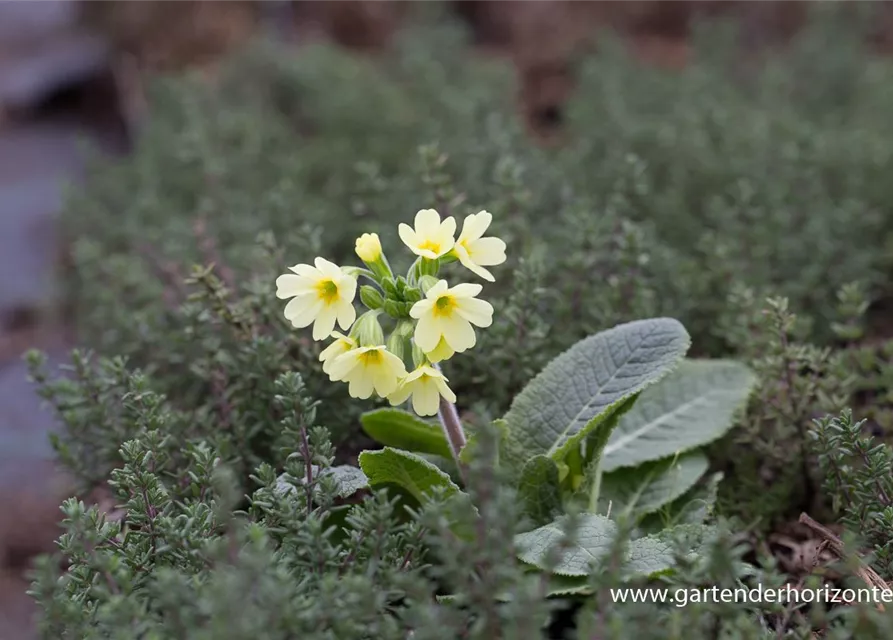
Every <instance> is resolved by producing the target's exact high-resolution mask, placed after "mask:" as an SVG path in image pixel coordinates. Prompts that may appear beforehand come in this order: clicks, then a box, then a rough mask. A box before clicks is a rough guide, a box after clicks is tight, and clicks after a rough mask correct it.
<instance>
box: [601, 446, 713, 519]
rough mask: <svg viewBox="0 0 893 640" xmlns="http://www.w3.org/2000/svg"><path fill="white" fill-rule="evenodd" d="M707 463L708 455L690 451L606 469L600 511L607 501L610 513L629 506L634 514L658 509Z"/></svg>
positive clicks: (690, 483)
mask: <svg viewBox="0 0 893 640" xmlns="http://www.w3.org/2000/svg"><path fill="white" fill-rule="evenodd" d="M707 467H708V461H707V457H706V456H704V454H702V453H701V452H700V451H692V452H689V453H686V454H683V455H682V456H678V457H673V458H667V459H665V460H658V461H655V462H647V463H645V464H643V465H640V466H638V467H633V468H623V469H618V470H617V471H614V472H612V473H606V474H605V475H603V476H602V481H601V493H600V494H599V513H606V512H607V509H608V505H609V503H610V507H611V514H620V513H622V512H624V511H626V510H629V513H630V515H632V516H633V517H634V518H639V517H641V516H644V515H646V514H649V513H652V512H654V511H657V510H658V509H660V508H661V507H662V506H664V505H665V504H667V503H669V502H672V501H673V500H675V499H676V498H678V497H679V496H681V495H683V494H684V493H685V492H686V491H688V490H689V489H691V487H692V486H694V484H695V483H696V482H697V481H698V480H699V479H700V478H701V476H703V475H704V474H705V473H706V472H707Z"/></svg>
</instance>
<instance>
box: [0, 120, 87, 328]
mask: <svg viewBox="0 0 893 640" xmlns="http://www.w3.org/2000/svg"><path fill="white" fill-rule="evenodd" d="M82 134H83V131H82V130H81V129H79V128H78V127H77V126H75V125H73V124H66V123H48V124H29V125H21V126H20V127H16V128H11V129H0V318H2V317H3V316H4V315H5V313H8V312H9V311H10V310H12V309H16V308H29V307H35V306H41V305H42V304H43V303H44V302H46V300H47V299H48V297H49V296H50V295H51V294H52V289H51V284H52V277H53V268H54V263H55V259H56V256H57V253H56V234H55V227H54V221H55V218H56V216H57V214H58V212H59V209H60V207H61V205H62V201H63V194H64V189H65V185H66V184H67V183H68V182H70V181H71V180H72V179H77V178H78V177H79V176H80V174H81V164H82V154H81V150H82V149H83V147H81V145H80V141H81V135H82Z"/></svg>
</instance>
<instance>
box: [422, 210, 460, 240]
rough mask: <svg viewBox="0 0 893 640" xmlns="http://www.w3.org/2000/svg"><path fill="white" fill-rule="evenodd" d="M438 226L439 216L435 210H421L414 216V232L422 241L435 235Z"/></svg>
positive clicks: (438, 228)
mask: <svg viewBox="0 0 893 640" xmlns="http://www.w3.org/2000/svg"><path fill="white" fill-rule="evenodd" d="M454 223H455V221H454ZM440 224H441V223H440V214H439V213H437V211H436V210H435V209H422V210H420V211H419V212H418V213H416V214H415V231H416V234H418V235H419V236H421V237H422V238H423V239H428V238H431V237H432V236H434V235H436V234H437V232H438V231H439V230H440Z"/></svg>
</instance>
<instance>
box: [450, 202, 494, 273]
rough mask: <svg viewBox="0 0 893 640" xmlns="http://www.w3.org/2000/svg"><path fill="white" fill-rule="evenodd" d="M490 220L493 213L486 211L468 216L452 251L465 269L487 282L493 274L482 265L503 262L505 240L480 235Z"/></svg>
mask: <svg viewBox="0 0 893 640" xmlns="http://www.w3.org/2000/svg"><path fill="white" fill-rule="evenodd" d="M492 221H493V215H492V214H491V213H490V212H488V211H481V212H480V213H473V214H472V215H470V216H468V217H467V218H465V222H463V223H462V233H460V234H459V239H458V240H457V241H456V245H455V246H454V247H453V253H455V254H456V257H457V258H459V262H461V263H462V265H463V266H464V267H465V268H466V269H468V270H470V271H471V272H473V273H476V274H477V275H479V276H480V277H482V278H483V279H484V280H488V281H489V282H493V281H494V278H493V274H492V273H490V272H489V271H487V270H486V269H484V267H492V266H494V265H497V264H502V263H503V262H505V242H504V241H503V240H501V239H499V238H496V237H490V238H484V237H482V236H483V235H484V232H485V231H486V230H487V228H488V227H489V226H490V223H491V222H492Z"/></svg>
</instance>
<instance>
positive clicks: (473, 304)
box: [456, 298, 493, 327]
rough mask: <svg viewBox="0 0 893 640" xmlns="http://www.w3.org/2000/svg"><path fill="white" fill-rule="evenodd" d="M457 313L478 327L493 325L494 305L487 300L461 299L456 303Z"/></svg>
mask: <svg viewBox="0 0 893 640" xmlns="http://www.w3.org/2000/svg"><path fill="white" fill-rule="evenodd" d="M456 313H458V314H459V315H460V316H462V317H463V318H465V319H466V320H468V321H469V322H470V323H472V324H474V325H477V326H478V327H489V326H490V325H491V324H493V305H491V304H490V303H489V302H487V301H486V300H478V299H477V298H459V299H458V300H457V301H456Z"/></svg>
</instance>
